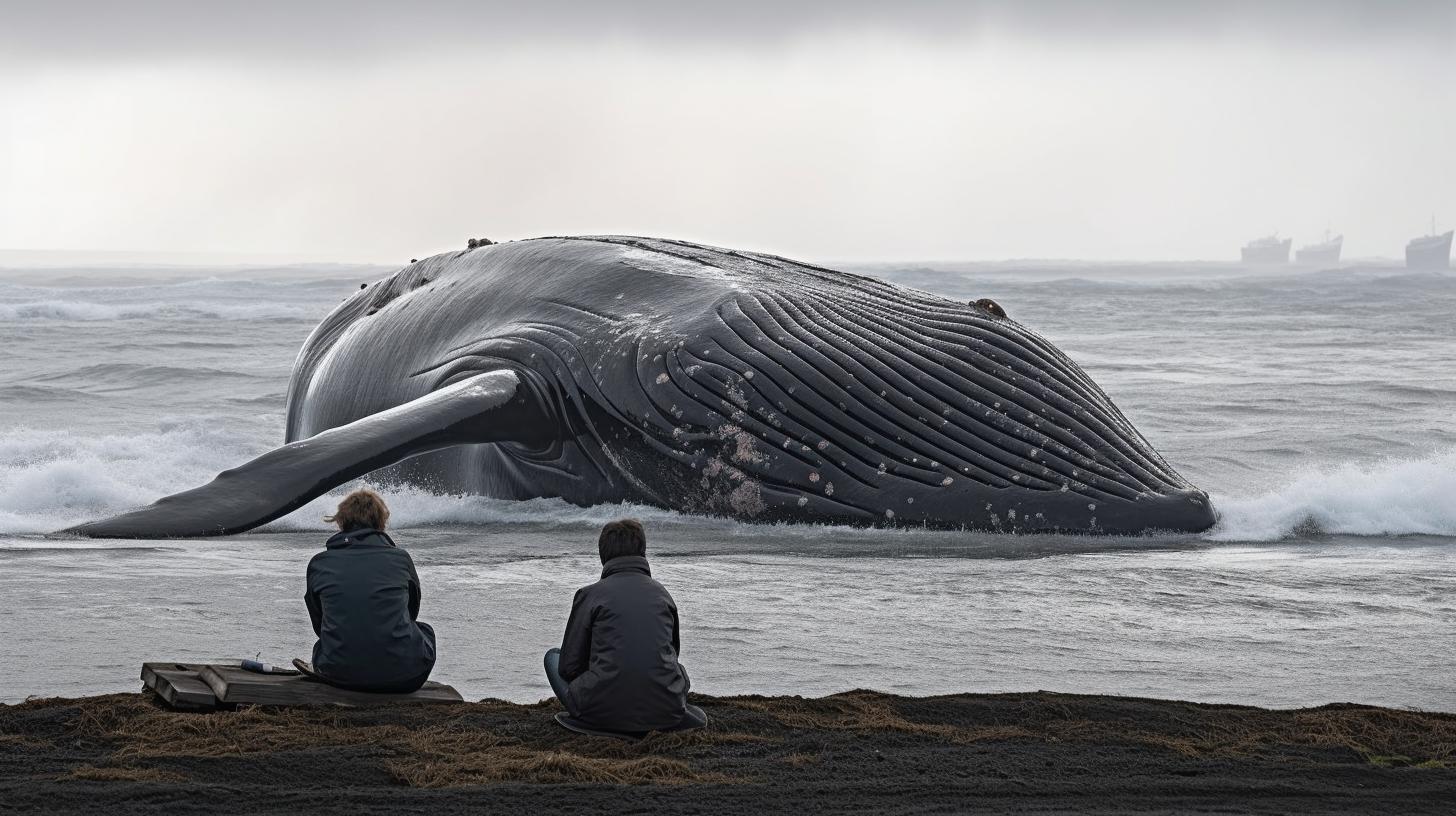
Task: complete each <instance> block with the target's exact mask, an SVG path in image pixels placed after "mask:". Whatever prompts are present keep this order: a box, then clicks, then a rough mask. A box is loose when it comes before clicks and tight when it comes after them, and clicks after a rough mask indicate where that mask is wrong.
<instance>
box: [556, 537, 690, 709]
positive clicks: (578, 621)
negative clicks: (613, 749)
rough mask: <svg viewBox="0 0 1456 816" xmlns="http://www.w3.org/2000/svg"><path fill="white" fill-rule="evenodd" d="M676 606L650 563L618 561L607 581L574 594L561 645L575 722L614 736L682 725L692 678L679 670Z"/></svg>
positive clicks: (605, 574)
mask: <svg viewBox="0 0 1456 816" xmlns="http://www.w3.org/2000/svg"><path fill="white" fill-rule="evenodd" d="M677 656H678V631H677V604H675V603H673V600H672V596H671V595H669V594H668V593H667V590H666V589H664V588H663V586H662V584H659V583H657V581H655V580H653V579H652V571H651V570H650V569H648V567H647V559H646V558H643V557H641V556H637V555H628V556H622V557H620V558H613V559H612V560H610V561H608V562H607V563H606V566H604V567H603V568H602V579H601V580H600V581H597V582H596V583H595V584H592V585H591V586H588V587H583V588H581V589H579V590H577V593H576V599H575V600H573V601H572V602H571V619H570V620H568V621H567V623H566V636H565V637H564V638H563V639H562V641H561V676H562V677H563V678H564V679H565V680H566V681H567V683H568V685H569V693H568V695H567V701H566V707H567V710H568V711H569V712H570V713H571V716H573V717H575V718H577V719H579V720H582V721H583V722H585V723H588V724H591V725H594V726H596V727H598V728H603V729H607V730H612V731H651V730H653V729H660V728H669V727H672V726H674V725H677V724H678V723H679V722H680V721H681V720H682V719H683V716H684V708H683V706H684V705H685V704H686V703H687V694H688V674H687V672H686V671H685V670H684V669H683V667H682V665H681V664H679V663H678V660H677Z"/></svg>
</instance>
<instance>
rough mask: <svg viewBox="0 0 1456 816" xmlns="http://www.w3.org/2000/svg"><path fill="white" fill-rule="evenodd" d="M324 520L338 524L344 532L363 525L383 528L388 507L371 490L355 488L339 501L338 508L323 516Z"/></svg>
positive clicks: (387, 520) (357, 528)
mask: <svg viewBox="0 0 1456 816" xmlns="http://www.w3.org/2000/svg"><path fill="white" fill-rule="evenodd" d="M324 521H327V522H329V523H330V524H337V525H339V529H340V530H343V531H344V532H346V533H347V532H349V531H350V530H359V529H362V528H364V527H373V528H374V529H376V530H383V529H384V525H385V524H387V523H388V522H389V508H388V507H385V506H384V499H381V498H380V497H379V494H378V493H375V492H374V491H373V490H355V491H354V492H353V493H350V494H349V495H347V496H345V497H344V500H343V501H341V502H339V509H337V510H335V511H334V514H333V515H332V516H324Z"/></svg>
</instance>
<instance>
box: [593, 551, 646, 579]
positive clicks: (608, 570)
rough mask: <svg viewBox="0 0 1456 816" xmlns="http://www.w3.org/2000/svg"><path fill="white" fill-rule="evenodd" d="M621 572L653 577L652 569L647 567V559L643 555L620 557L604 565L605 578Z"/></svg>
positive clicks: (603, 574)
mask: <svg viewBox="0 0 1456 816" xmlns="http://www.w3.org/2000/svg"><path fill="white" fill-rule="evenodd" d="M619 572H640V573H642V574H643V575H648V576H650V575H652V569H651V568H650V567H648V566H647V557H646V556H642V555H619V556H617V557H616V558H613V559H612V560H610V561H608V562H607V563H605V564H603V565H602V577H603V578H605V577H607V576H608V575H616V574H617V573H619Z"/></svg>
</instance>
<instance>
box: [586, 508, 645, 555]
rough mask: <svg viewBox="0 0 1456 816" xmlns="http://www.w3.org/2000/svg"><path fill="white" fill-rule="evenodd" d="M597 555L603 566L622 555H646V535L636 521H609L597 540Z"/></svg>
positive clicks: (640, 523)
mask: <svg viewBox="0 0 1456 816" xmlns="http://www.w3.org/2000/svg"><path fill="white" fill-rule="evenodd" d="M597 554H598V555H600V556H601V557H602V563H603V564H605V563H607V562H608V561H610V560H612V559H613V558H620V557H621V556H624V555H646V554H647V533H646V532H645V531H644V530H643V529H642V522H640V521H638V520H637V519H618V520H617V521H609V522H607V525H606V526H605V527H603V528H602V535H601V537H600V538H598V539H597Z"/></svg>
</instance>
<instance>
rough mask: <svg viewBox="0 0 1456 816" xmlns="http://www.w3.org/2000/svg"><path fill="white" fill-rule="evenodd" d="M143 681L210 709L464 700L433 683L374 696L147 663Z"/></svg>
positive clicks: (283, 678)
mask: <svg viewBox="0 0 1456 816" xmlns="http://www.w3.org/2000/svg"><path fill="white" fill-rule="evenodd" d="M142 681H143V682H144V683H146V685H147V688H150V689H152V690H154V691H156V693H157V696H158V697H160V698H162V700H163V701H164V702H166V703H167V704H168V705H169V706H172V707H173V708H176V709H179V710H189V711H210V710H213V709H216V708H232V707H234V706H237V705H270V706H291V705H343V706H355V707H362V706H376V705H392V704H396V703H459V702H464V698H462V697H461V696H460V693H459V692H457V691H456V690H455V689H454V688H452V687H450V686H447V685H445V684H443V683H436V682H434V681H430V682H428V683H426V684H425V685H424V687H423V688H421V689H420V690H419V691H416V692H413V693H411V694H373V693H370V692H364V691H349V690H347V689H341V688H335V687H334V686H330V685H328V684H327V683H321V682H318V681H317V680H309V679H307V678H305V677H303V676H302V675H297V674H294V675H286V674H258V673H256V672H250V671H244V670H243V669H242V668H241V667H239V666H235V665H226V664H217V663H213V664H191V663H145V664H143V665H142Z"/></svg>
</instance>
